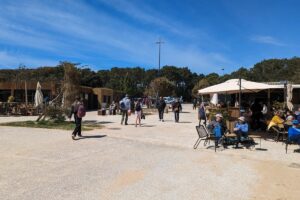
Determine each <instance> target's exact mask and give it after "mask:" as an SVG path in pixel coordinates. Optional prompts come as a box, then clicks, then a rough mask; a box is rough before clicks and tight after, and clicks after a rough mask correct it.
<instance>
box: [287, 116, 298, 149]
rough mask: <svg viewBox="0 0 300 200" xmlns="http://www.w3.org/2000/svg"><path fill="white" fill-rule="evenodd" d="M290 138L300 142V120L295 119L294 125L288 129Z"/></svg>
mask: <svg viewBox="0 0 300 200" xmlns="http://www.w3.org/2000/svg"><path fill="white" fill-rule="evenodd" d="M288 140H289V141H291V142H296V143H297V144H300V126H299V121H298V120H293V126H291V127H290V128H289V130H288Z"/></svg>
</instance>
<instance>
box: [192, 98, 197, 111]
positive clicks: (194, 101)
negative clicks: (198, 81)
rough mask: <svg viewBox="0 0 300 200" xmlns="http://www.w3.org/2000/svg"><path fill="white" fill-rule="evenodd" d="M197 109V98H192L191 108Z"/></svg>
mask: <svg viewBox="0 0 300 200" xmlns="http://www.w3.org/2000/svg"><path fill="white" fill-rule="evenodd" d="M196 109H197V99H196V98H194V99H193V110H196Z"/></svg>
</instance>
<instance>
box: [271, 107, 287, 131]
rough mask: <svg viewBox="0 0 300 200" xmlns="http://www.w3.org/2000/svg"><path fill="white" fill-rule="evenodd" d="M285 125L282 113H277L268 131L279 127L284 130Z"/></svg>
mask: <svg viewBox="0 0 300 200" xmlns="http://www.w3.org/2000/svg"><path fill="white" fill-rule="evenodd" d="M283 124H284V120H283V119H282V118H281V113H280V112H279V111H276V112H275V115H274V117H273V118H272V120H271V121H270V123H269V125H268V130H269V129H270V128H271V127H272V126H277V127H278V128H280V129H283V128H284V125H283Z"/></svg>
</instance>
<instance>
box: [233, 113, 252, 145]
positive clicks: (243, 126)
mask: <svg viewBox="0 0 300 200" xmlns="http://www.w3.org/2000/svg"><path fill="white" fill-rule="evenodd" d="M233 130H234V133H235V134H236V135H237V138H238V142H237V143H236V147H238V144H239V143H240V142H241V136H242V137H244V138H247V137H248V131H249V126H248V123H247V122H246V120H245V117H244V116H242V117H239V118H238V122H237V123H236V124H235V127H234V129H233Z"/></svg>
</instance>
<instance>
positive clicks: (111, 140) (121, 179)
mask: <svg viewBox="0 0 300 200" xmlns="http://www.w3.org/2000/svg"><path fill="white" fill-rule="evenodd" d="M184 111H185V113H182V115H181V122H182V123H178V124H177V123H174V122H173V115H172V113H169V114H167V115H166V122H159V121H158V119H157V116H155V115H152V116H147V119H146V120H145V121H144V124H143V126H142V127H137V128H136V127H134V125H133V124H132V122H133V120H134V116H131V118H130V121H129V123H130V125H128V126H121V125H120V116H96V113H95V112H90V113H88V115H87V117H86V118H85V120H86V121H89V122H90V123H102V124H104V125H105V128H103V129H100V130H94V131H88V132H83V135H84V136H86V137H85V138H83V139H80V140H76V141H73V140H71V135H70V132H67V131H61V130H47V129H33V128H16V127H0V162H1V165H0V196H1V199H22V200H23V199H25V200H27V199H28V200H35V199H51V200H52V199H55V200H56V199H70V200H71V199H72V200H77V199H101V200H102V199H126V200H127V199H138V200H143V199H151V200H152V199H172V200H173V199H239V200H240V199H298V197H299V195H300V194H299V192H298V191H299V189H298V190H297V188H299V186H300V185H299V183H298V182H297V180H299V178H300V159H299V154H298V153H293V152H292V149H293V148H295V147H291V150H290V151H289V153H288V154H287V155H286V154H285V152H284V147H283V145H282V144H281V143H274V142H270V141H264V140H263V141H262V147H264V148H266V149H267V151H255V150H254V151H250V150H246V149H239V150H236V149H227V150H225V151H218V152H217V153H215V152H214V151H212V150H211V149H206V148H205V147H203V145H202V144H200V145H199V149H197V150H194V149H192V146H193V144H194V142H195V141H196V139H197V136H196V131H195V125H196V124H197V120H196V112H195V111H192V110H191V105H184ZM10 118H11V117H10ZM3 119H5V118H0V122H2V120H3ZM5 120H6V121H10V120H11V119H9V120H8V119H5ZM18 120H22V119H21V118H18ZM3 121H4V120H3ZM14 121H15V120H14ZM291 177H292V178H291ZM291 185H292V186H291ZM262 188H266V190H267V189H269V192H265V191H264V190H263V189H262ZM274 195H276V196H274Z"/></svg>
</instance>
